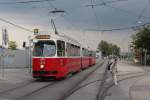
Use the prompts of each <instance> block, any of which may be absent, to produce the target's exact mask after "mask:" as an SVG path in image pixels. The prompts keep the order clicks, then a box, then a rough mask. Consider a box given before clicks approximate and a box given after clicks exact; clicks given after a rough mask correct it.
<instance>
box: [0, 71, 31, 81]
mask: <svg viewBox="0 0 150 100" xmlns="http://www.w3.org/2000/svg"><path fill="white" fill-rule="evenodd" d="M31 78H32V76H31V73H30V72H29V69H27V68H23V69H0V84H1V83H10V84H16V83H21V82H24V81H26V80H29V79H31Z"/></svg>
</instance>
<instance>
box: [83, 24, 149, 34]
mask: <svg viewBox="0 0 150 100" xmlns="http://www.w3.org/2000/svg"><path fill="white" fill-rule="evenodd" d="M145 25H150V22H147V23H144V24H141V25H134V26H129V27H122V28H112V29H86V30H88V31H101V32H106V31H122V30H128V29H136V28H138V27H141V26H145Z"/></svg>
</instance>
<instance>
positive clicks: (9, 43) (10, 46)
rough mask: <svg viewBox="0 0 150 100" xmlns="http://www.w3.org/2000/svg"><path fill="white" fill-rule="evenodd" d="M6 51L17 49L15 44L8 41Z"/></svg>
mask: <svg viewBox="0 0 150 100" xmlns="http://www.w3.org/2000/svg"><path fill="white" fill-rule="evenodd" d="M8 49H12V50H16V49H17V44H16V42H15V41H9V42H8Z"/></svg>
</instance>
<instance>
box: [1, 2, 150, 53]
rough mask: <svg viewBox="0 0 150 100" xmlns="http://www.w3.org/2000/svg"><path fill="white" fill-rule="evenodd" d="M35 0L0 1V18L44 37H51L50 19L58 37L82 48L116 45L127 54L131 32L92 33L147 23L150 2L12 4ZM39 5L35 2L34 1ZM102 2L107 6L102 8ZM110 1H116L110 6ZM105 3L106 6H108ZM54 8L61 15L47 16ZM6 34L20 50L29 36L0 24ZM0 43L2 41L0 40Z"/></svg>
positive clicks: (19, 30) (24, 32) (9, 26)
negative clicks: (76, 42)
mask: <svg viewBox="0 0 150 100" xmlns="http://www.w3.org/2000/svg"><path fill="white" fill-rule="evenodd" d="M20 1H34V0H0V18H3V19H6V20H8V21H11V22H13V23H15V24H17V25H20V26H23V27H25V28H28V29H30V30H33V29H34V28H39V29H40V31H42V32H44V33H53V31H52V29H51V24H50V22H49V19H51V18H53V19H54V20H55V24H56V26H57V28H58V31H59V32H60V34H62V33H63V34H66V35H68V36H70V37H73V38H75V39H76V40H78V41H79V42H81V43H82V44H83V45H85V46H89V47H90V48H91V49H94V50H95V49H96V48H97V45H98V43H99V42H100V41H101V40H106V41H109V42H111V43H114V44H117V45H118V46H120V47H121V50H122V51H128V45H129V41H131V35H132V34H133V33H134V32H133V31H132V30H122V31H106V32H102V31H93V30H107V29H108V30H109V29H115V28H124V27H130V26H136V25H139V24H140V23H138V22H139V21H140V22H142V23H141V24H143V23H148V22H150V5H148V2H149V1H150V0H122V1H121V0H92V3H93V4H94V5H97V4H100V6H94V7H93V8H92V7H91V6H87V5H91V0H52V1H45V2H39V3H15V2H20ZM37 1H38V0H37ZM103 1H104V2H106V5H102V4H103ZM109 1H117V2H113V3H109ZM107 2H108V3H107ZM54 8H57V9H59V10H64V11H65V12H66V13H64V14H48V13H49V12H50V11H52V10H54ZM143 11H144V12H143ZM0 26H1V27H2V26H5V27H7V29H8V32H9V40H13V41H16V42H17V44H18V45H19V47H21V45H22V42H23V41H25V40H27V37H28V36H29V35H33V34H32V33H30V32H27V31H24V30H22V29H19V28H16V27H14V26H11V25H9V24H6V23H4V22H2V21H0ZM0 37H1V34H0ZM0 40H1V38H0Z"/></svg>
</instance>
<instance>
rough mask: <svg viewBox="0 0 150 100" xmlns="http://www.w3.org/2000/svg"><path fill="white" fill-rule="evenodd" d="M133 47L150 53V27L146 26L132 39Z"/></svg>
mask: <svg viewBox="0 0 150 100" xmlns="http://www.w3.org/2000/svg"><path fill="white" fill-rule="evenodd" d="M132 39H133V41H132V44H131V47H132V48H134V49H141V50H144V49H145V50H148V51H150V26H144V27H143V28H142V29H140V30H139V31H138V32H137V33H136V34H135V35H133V37H132Z"/></svg>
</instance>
